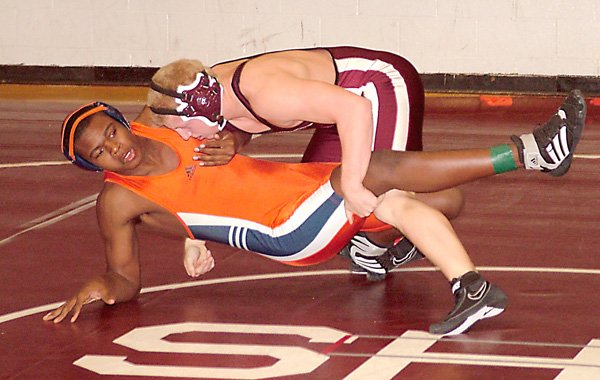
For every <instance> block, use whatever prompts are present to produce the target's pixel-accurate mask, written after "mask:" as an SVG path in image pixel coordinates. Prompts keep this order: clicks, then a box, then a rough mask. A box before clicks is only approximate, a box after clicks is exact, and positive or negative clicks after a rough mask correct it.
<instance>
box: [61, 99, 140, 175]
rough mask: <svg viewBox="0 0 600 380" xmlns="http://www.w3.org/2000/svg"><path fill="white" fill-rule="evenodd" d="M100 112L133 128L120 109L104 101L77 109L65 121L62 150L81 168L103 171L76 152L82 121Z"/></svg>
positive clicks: (128, 127) (126, 126)
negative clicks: (78, 128)
mask: <svg viewBox="0 0 600 380" xmlns="http://www.w3.org/2000/svg"><path fill="white" fill-rule="evenodd" d="M99 112H104V113H105V114H106V115H108V116H110V117H112V118H113V119H114V120H116V121H118V122H119V123H121V124H122V125H123V126H124V127H125V128H127V129H131V128H130V126H129V122H128V121H127V119H125V116H123V114H122V113H121V112H119V110H117V109H116V108H114V107H112V106H111V105H109V104H106V103H103V102H93V103H89V104H86V105H84V106H82V107H80V108H78V109H76V110H75V111H73V112H72V113H71V114H70V115H69V116H67V117H66V118H65V121H63V125H62V134H61V143H62V144H61V150H62V152H63V154H64V155H65V157H66V158H67V159H68V160H69V161H71V162H72V163H74V164H75V165H77V166H79V167H80V168H82V169H85V170H91V171H95V172H101V171H102V168H100V167H99V166H96V165H94V164H92V163H91V162H89V161H87V160H85V159H84V158H82V157H81V156H80V155H78V154H77V153H76V152H75V132H76V130H77V127H79V125H80V124H81V122H82V121H84V120H85V119H87V118H88V117H90V116H92V115H95V114H97V113H99Z"/></svg>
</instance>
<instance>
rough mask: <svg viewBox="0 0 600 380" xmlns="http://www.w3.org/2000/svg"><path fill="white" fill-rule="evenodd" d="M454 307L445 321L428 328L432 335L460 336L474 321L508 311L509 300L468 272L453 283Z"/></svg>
mask: <svg viewBox="0 0 600 380" xmlns="http://www.w3.org/2000/svg"><path fill="white" fill-rule="evenodd" d="M451 286H452V293H453V294H454V303H455V305H454V308H453V309H452V311H450V313H448V315H447V316H446V318H444V320H443V321H441V322H439V323H434V324H432V325H431V326H429V332H430V333H432V334H440V335H442V336H449V335H456V334H461V333H463V332H465V331H467V330H468V329H469V328H470V327H471V326H472V325H473V324H474V323H475V322H477V321H480V320H482V319H485V318H491V317H495V316H496V315H498V314H500V313H502V312H503V311H504V309H506V305H507V304H508V297H506V294H505V293H504V292H503V291H502V289H500V288H498V287H497V286H496V285H494V284H491V283H489V282H487V281H486V280H485V279H484V278H483V277H481V275H480V274H479V273H477V272H467V273H465V274H463V275H462V276H461V277H460V278H455V279H453V280H452V283H451Z"/></svg>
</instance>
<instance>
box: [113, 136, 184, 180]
mask: <svg viewBox="0 0 600 380" xmlns="http://www.w3.org/2000/svg"><path fill="white" fill-rule="evenodd" d="M138 150H139V151H138V152H136V154H139V155H140V156H139V158H140V159H139V162H138V165H136V166H135V167H134V168H131V169H130V170H127V171H126V172H125V171H122V172H120V173H119V174H124V175H130V176H156V175H163V174H167V173H169V172H171V171H173V170H175V169H176V168H177V166H178V165H179V155H178V154H177V153H176V152H175V151H174V150H173V149H172V148H171V147H169V146H168V145H166V144H164V143H162V142H160V141H156V140H153V139H149V138H146V137H141V136H140V137H139V145H138Z"/></svg>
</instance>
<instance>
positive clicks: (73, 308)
mask: <svg viewBox="0 0 600 380" xmlns="http://www.w3.org/2000/svg"><path fill="white" fill-rule="evenodd" d="M98 300H102V301H104V303H106V304H108V305H112V304H114V303H115V296H114V295H112V294H109V291H108V289H107V288H106V286H105V282H104V281H103V280H102V278H100V277H97V278H94V279H92V280H90V281H88V282H87V283H86V284H85V285H84V286H83V287H82V288H81V289H80V290H79V292H77V294H76V295H74V296H73V297H71V298H69V299H68V300H67V301H66V302H65V303H64V304H62V305H60V306H59V307H58V308H56V309H54V310H52V311H51V312H49V313H48V314H46V315H44V317H43V319H44V321H53V322H54V323H60V322H61V321H62V320H63V319H65V318H66V317H67V316H68V315H69V313H72V314H73V316H72V317H71V323H73V322H75V321H76V320H77V318H78V317H79V313H80V312H81V309H82V308H83V306H84V305H87V304H88V303H91V302H94V301H98Z"/></svg>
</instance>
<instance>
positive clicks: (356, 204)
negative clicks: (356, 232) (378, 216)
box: [342, 185, 379, 224]
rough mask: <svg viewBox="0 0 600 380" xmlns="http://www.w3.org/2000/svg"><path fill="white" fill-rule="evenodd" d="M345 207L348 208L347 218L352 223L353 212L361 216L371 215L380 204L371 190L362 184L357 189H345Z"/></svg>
mask: <svg viewBox="0 0 600 380" xmlns="http://www.w3.org/2000/svg"><path fill="white" fill-rule="evenodd" d="M342 191H343V192H344V207H345V209H346V218H348V222H350V224H352V222H353V218H354V216H353V214H355V215H358V216H359V217H361V218H364V217H367V216H369V215H371V213H372V212H373V210H375V208H376V207H377V205H378V204H379V200H378V199H377V197H376V196H375V194H373V193H372V192H371V191H369V190H368V189H366V188H365V187H364V186H362V185H360V187H357V188H355V189H352V188H351V189H343V188H342Z"/></svg>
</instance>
